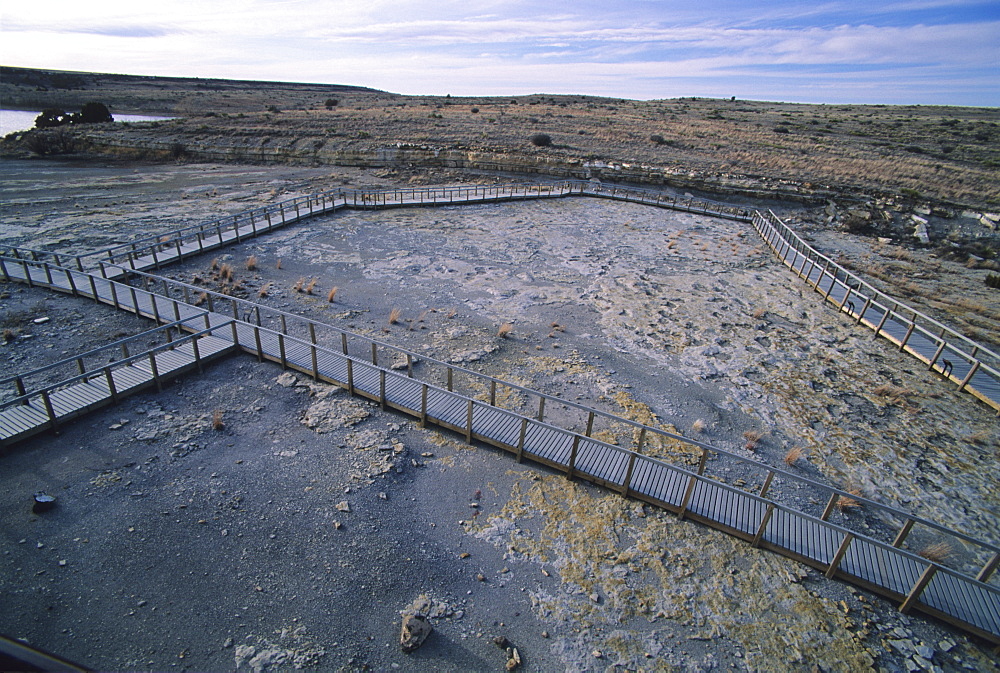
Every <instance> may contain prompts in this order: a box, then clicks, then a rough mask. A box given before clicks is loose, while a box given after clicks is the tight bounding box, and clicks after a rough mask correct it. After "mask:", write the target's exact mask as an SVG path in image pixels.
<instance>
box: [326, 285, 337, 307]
mask: <svg viewBox="0 0 1000 673" xmlns="http://www.w3.org/2000/svg"><path fill="white" fill-rule="evenodd" d="M336 297H337V288H336V287H331V288H330V291H329V292H327V293H326V301H327V303H329V304H332V303H333V300H334V299H335V298H336Z"/></svg>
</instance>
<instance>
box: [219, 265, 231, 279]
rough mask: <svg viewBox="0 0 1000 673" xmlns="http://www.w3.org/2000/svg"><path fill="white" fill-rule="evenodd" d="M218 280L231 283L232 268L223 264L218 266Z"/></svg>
mask: <svg viewBox="0 0 1000 673" xmlns="http://www.w3.org/2000/svg"><path fill="white" fill-rule="evenodd" d="M219 279H220V280H223V281H231V280H232V279H233V267H232V266H230V265H229V264H223V265H222V266H220V267H219Z"/></svg>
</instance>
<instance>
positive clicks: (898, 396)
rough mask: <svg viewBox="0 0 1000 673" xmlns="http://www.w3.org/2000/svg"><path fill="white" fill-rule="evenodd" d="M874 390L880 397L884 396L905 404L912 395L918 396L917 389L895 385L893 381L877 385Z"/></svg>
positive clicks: (891, 400) (889, 399) (896, 402)
mask: <svg viewBox="0 0 1000 673" xmlns="http://www.w3.org/2000/svg"><path fill="white" fill-rule="evenodd" d="M872 392H873V393H875V394H876V395H878V396H879V397H884V398H885V399H886V400H888V401H889V402H893V403H895V404H903V405H908V404H909V403H910V398H911V397H917V396H918V393H917V391H916V390H913V389H911V388H903V387H902V386H895V385H893V384H891V383H883V384H882V385H880V386H876V387H875V389H874V390H873V391H872Z"/></svg>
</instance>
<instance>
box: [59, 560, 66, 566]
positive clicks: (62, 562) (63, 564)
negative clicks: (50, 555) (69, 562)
mask: <svg viewBox="0 0 1000 673" xmlns="http://www.w3.org/2000/svg"><path fill="white" fill-rule="evenodd" d="M59 567H60V568H64V567H66V559H61V560H60V561H59Z"/></svg>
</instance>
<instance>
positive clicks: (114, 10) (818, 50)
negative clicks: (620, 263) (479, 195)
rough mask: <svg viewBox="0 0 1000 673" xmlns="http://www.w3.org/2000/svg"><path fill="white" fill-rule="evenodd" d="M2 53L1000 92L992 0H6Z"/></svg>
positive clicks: (156, 65)
mask: <svg viewBox="0 0 1000 673" xmlns="http://www.w3.org/2000/svg"><path fill="white" fill-rule="evenodd" d="M0 63H3V64H4V65H13V66H24V67H36V68H54V69H62V70H87V71H97V72H116V73H128V74H138V75H170V76H182V77H221V78H235V79H257V80H281V81H296V82H323V83H331V84H354V85H360V86H369V87H373V88H377V89H384V90H387V91H393V92H398V93H408V94H436V95H443V94H447V93H450V94H452V95H455V96H459V95H469V96H474V95H482V96H485V95H515V94H528V93H568V94H592V95H600V96H614V97H621V98H636V99H657V98H675V97H678V96H708V97H725V98H728V97H730V96H736V97H738V98H746V99H755V100H772V101H788V102H815V103H886V104H950V105H985V106H1000V2H998V0H991V1H989V2H982V1H979V0H901V1H899V2H878V1H877V0H873V1H869V2H858V1H856V0H845V1H839V0H832V1H830V2H806V1H802V0H773V1H770V2H762V3H757V2H748V1H745V0H741V1H737V0H704V1H703V2H691V1H683V2H682V1H679V0H638V1H636V0H619V1H617V2H614V1H611V2H609V1H607V0H605V1H604V2H595V1H593V0H574V1H573V2H564V1H563V0H552V1H549V2H545V1H542V2H539V0H529V1H523V2H522V1H521V0H513V1H489V0H485V1H484V0H463V1H461V2H459V1H456V0H433V1H417V2H406V1H405V0H393V1H391V2H390V1H388V0H351V1H346V0H211V1H208V2H206V1H205V0H157V1H155V2H142V1H141V0H127V1H119V0H91V1H90V2H80V1H79V0H73V1H68V0H46V1H45V2H25V1H24V0H17V1H16V2H14V1H12V0H0Z"/></svg>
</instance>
